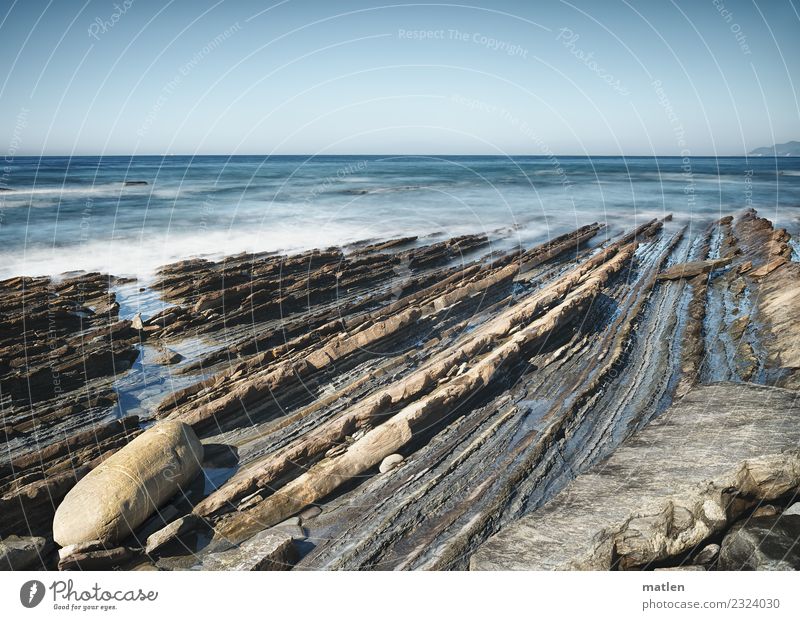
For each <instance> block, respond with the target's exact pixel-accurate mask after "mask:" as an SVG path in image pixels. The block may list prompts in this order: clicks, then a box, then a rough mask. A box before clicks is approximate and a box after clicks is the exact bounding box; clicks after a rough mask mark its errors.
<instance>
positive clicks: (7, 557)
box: [0, 536, 47, 570]
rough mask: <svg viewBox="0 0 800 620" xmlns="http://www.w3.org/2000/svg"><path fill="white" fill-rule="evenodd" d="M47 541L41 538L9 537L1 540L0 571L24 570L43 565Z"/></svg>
mask: <svg viewBox="0 0 800 620" xmlns="http://www.w3.org/2000/svg"><path fill="white" fill-rule="evenodd" d="M46 546H47V541H46V540H45V539H44V538H42V537H40V536H9V537H8V538H4V539H3V540H0V570H24V569H27V568H34V567H36V565H37V564H38V567H41V565H42V560H41V557H42V554H43V553H44V550H45V547H46Z"/></svg>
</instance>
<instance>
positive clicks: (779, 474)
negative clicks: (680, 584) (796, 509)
mask: <svg viewBox="0 0 800 620" xmlns="http://www.w3.org/2000/svg"><path fill="white" fill-rule="evenodd" d="M799 488H800V393H798V392H795V391H791V390H784V389H780V388H771V387H765V386H758V385H754V384H737V383H717V384H712V385H707V386H700V387H696V388H694V389H692V390H691V391H690V392H689V393H688V394H687V395H686V396H685V397H684V398H683V399H682V400H681V401H680V402H679V403H678V404H676V405H673V406H672V407H671V408H670V409H668V410H667V411H666V412H665V413H664V414H662V416H661V417H660V418H659V419H658V420H656V421H655V422H653V423H651V424H650V425H649V426H647V427H645V428H644V429H642V430H641V431H639V432H637V433H635V434H634V435H632V436H631V437H630V438H628V439H627V440H626V441H625V442H624V443H623V444H622V446H620V448H619V449H618V450H617V451H616V452H615V453H614V454H613V455H612V456H611V457H610V458H608V459H607V460H606V461H604V462H602V463H599V464H597V465H595V466H594V467H592V468H591V469H590V470H589V471H587V472H586V473H584V474H581V475H580V476H578V477H577V478H576V479H575V480H573V481H572V482H571V483H570V484H569V485H568V486H567V487H566V488H565V489H564V490H563V491H562V492H561V493H560V494H558V495H557V496H556V497H555V498H554V499H553V500H551V501H550V502H549V503H548V504H546V505H545V506H544V507H542V508H540V509H539V510H536V511H535V512H533V513H531V514H529V515H527V516H525V517H523V518H522V519H520V520H518V521H516V522H514V523H512V524H511V525H509V526H507V527H505V528H504V529H501V530H500V532H498V533H497V534H496V535H495V536H493V537H492V538H490V539H489V540H488V541H487V542H486V543H484V544H483V545H482V546H481V547H479V548H478V550H477V552H476V553H475V554H474V555H473V556H472V558H471V561H470V569H471V570H608V569H610V568H612V567H613V566H614V565H615V564H616V565H618V566H619V567H620V568H632V567H637V566H645V565H647V564H648V563H651V562H661V561H664V560H667V559H669V558H671V557H675V556H679V555H681V554H683V553H685V552H687V551H689V550H692V549H694V548H695V547H697V546H698V545H700V544H701V543H703V541H705V540H706V539H707V538H709V536H711V535H713V534H716V533H718V532H721V531H723V530H725V529H727V527H728V526H729V525H730V524H731V523H732V522H733V521H734V520H735V519H736V518H737V517H738V516H739V515H741V514H742V513H743V512H744V511H745V510H747V509H748V508H749V507H751V506H753V505H755V504H757V503H758V502H761V501H772V500H774V499H776V498H778V497H781V496H784V495H786V494H787V493H792V492H796V491H797V489H799Z"/></svg>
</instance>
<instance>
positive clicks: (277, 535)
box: [200, 529, 300, 571]
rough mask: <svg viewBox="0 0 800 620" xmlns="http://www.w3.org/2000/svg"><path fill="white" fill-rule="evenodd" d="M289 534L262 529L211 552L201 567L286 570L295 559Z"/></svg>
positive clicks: (206, 568) (296, 556) (294, 551)
mask: <svg viewBox="0 0 800 620" xmlns="http://www.w3.org/2000/svg"><path fill="white" fill-rule="evenodd" d="M299 557H300V556H299V554H298V552H297V548H296V547H295V546H294V544H293V543H292V537H291V536H290V535H289V534H286V533H283V532H279V531H275V530H274V529H273V530H265V531H263V532H260V533H259V534H256V535H255V536H253V537H252V538H250V539H248V540H246V541H244V542H243V543H242V544H241V545H239V546H238V547H236V548H234V549H230V550H229V551H222V552H220V553H211V554H209V555H208V556H206V558H205V559H204V560H203V562H202V565H201V566H200V568H202V569H203V570H248V571H253V570H289V569H291V568H292V566H294V565H295V563H296V562H297V560H298V559H299Z"/></svg>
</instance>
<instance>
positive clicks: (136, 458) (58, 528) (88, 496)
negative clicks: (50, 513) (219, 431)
mask: <svg viewBox="0 0 800 620" xmlns="http://www.w3.org/2000/svg"><path fill="white" fill-rule="evenodd" d="M202 461H203V446H202V444H201V443H200V441H199V440H198V439H197V435H195V433H194V431H193V430H192V428H191V427H190V426H189V425H188V424H184V423H183V422H176V421H167V422H161V423H159V424H157V425H155V426H153V427H152V428H150V429H148V430H147V431H145V432H144V433H142V434H141V435H139V436H138V437H137V438H136V439H134V440H133V441H131V442H130V443H129V444H128V445H127V446H125V447H124V448H122V449H121V450H120V451H119V452H117V453H116V454H114V455H113V456H111V457H109V458H108V459H107V460H105V461H104V462H103V463H101V464H100V465H99V466H98V467H97V468H95V469H93V470H92V471H91V472H89V473H88V474H87V475H86V476H85V477H84V478H83V479H82V480H81V481H80V482H78V484H76V485H75V486H74V487H73V488H72V490H71V491H70V492H69V493H67V496H66V497H65V498H64V501H63V502H62V503H61V505H60V506H59V507H58V510H56V514H55V518H54V520H53V538H54V539H55V541H56V542H57V543H58V544H59V545H61V546H62V547H64V546H67V545H74V544H78V543H83V542H87V541H90V540H100V541H103V542H119V541H121V540H122V539H124V538H125V537H126V536H128V535H129V534H130V533H131V532H132V531H133V530H135V529H136V528H137V527H138V526H140V525H141V524H142V523H144V521H145V520H146V519H147V518H148V517H149V516H150V515H151V514H153V512H155V511H156V509H157V508H158V507H159V506H161V505H162V504H164V503H165V502H166V501H167V500H168V499H169V498H171V497H172V496H173V495H175V493H176V492H177V491H178V490H179V489H180V488H181V487H183V486H185V485H186V484H187V483H188V482H190V481H191V480H192V479H193V478H194V477H195V476H196V475H197V472H198V471H199V470H200V464H201V463H202Z"/></svg>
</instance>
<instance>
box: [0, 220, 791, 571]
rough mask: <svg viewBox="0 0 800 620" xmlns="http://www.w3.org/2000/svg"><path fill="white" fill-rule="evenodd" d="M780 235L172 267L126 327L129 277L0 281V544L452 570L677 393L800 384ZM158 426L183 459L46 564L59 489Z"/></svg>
mask: <svg viewBox="0 0 800 620" xmlns="http://www.w3.org/2000/svg"><path fill="white" fill-rule="evenodd" d="M789 241H790V237H789V234H788V233H787V232H786V231H785V230H782V229H779V228H775V227H774V226H773V225H772V223H770V222H769V221H768V220H766V219H764V218H761V217H759V216H758V214H757V213H755V211H752V210H747V211H743V212H740V213H738V214H736V215H735V216H729V217H725V218H722V219H720V220H717V221H713V222H708V223H707V224H698V223H693V225H692V226H691V227H684V226H683V225H681V224H680V223H677V222H671V221H670V218H664V219H663V220H653V221H650V222H640V223H639V225H638V226H636V227H635V228H632V229H630V230H627V231H618V230H609V229H607V228H605V227H604V226H602V225H599V224H596V223H595V224H591V223H587V224H586V225H585V226H581V227H580V228H577V229H575V230H573V231H568V232H565V233H564V234H562V235H559V236H555V237H552V238H550V239H548V240H547V241H545V242H543V243H540V244H538V245H532V246H526V247H520V246H518V245H515V241H514V231H513V230H498V231H489V232H487V233H485V234H476V235H464V236H460V237H455V238H446V237H444V236H442V235H438V236H436V235H434V236H430V237H424V238H423V237H420V238H417V237H406V238H400V239H390V240H385V241H378V242H375V241H369V242H360V243H354V244H351V245H349V246H347V247H343V248H337V247H334V248H322V249H318V250H313V251H309V252H303V253H299V254H291V255H284V254H279V253H257V254H239V255H236V256H229V257H225V258H223V259H221V260H217V261H213V260H207V259H189V260H185V261H180V262H178V263H174V264H171V265H166V266H164V267H163V268H162V269H161V270H160V271H159V273H158V276H157V280H156V282H155V284H154V285H152V286H151V287H149V288H145V292H144V293H143V294H144V295H147V296H150V297H154V298H155V297H157V296H160V297H161V301H160V302H158V303H159V304H161V305H159V306H158V308H157V309H156V310H155V313H154V314H153V313H150V312H147V311H144V310H143V311H142V314H139V315H137V316H134V317H133V320H120V310H119V305H120V303H121V304H122V305H123V307H124V308H126V309H127V308H128V307H129V306H130V305H132V304H129V303H128V302H127V301H126V297H125V296H126V295H127V294H130V293H129V292H128V293H126V292H125V291H126V290H127V291H130V290H131V289H132V288H133V287H136V288H139V284H138V283H134V284H132V285H130V286H128V287H127V288H126V285H125V284H124V283H122V282H120V281H119V280H118V279H117V278H114V277H113V276H108V275H103V274H68V275H66V276H64V277H62V278H13V279H11V280H6V281H3V282H0V309H1V310H2V313H0V327H2V329H0V351H2V355H0V406H2V414H3V417H2V429H3V432H4V433H5V442H6V443H5V446H4V448H5V449H4V450H3V451H2V454H0V539H2V541H4V542H5V541H9V544H8V545H6V546H5V547H4V548H7V549H16V548H17V547H19V546H20V545H22V547H24V549H28V547H30V545H28V546H26V544H27V543H20V540H22V541H25V540H31V541H32V540H35V541H37V542H36V545H35V546H34V547H35V548H36V549H39V550H40V551H39V552H37V556H36V557H34V556H33V554H32V553H31V554H28V555H26V556H25V557H24V558H23V559H24V560H25V561H26V562H27V561H28V560H29V559H30V560H31V561H33V562H34V565H36V564H39V565H40V566H41V567H46V568H56V567H57V566H58V565H59V559H61V560H62V567H72V568H74V567H83V566H90V565H91V566H103V567H116V568H132V569H133V568H135V569H141V568H142V567H144V568H147V569H152V568H160V569H166V570H177V569H190V568H197V567H211V566H212V565H214V564H215V562H216V561H217V560H220V559H221V556H220V555H219V554H226V555H225V556H224V558H225V559H226V562H224V563H222V564H220V563H218V562H216V565H218V566H223V564H224V565H232V564H237V565H241V566H251V567H255V568H276V567H282V568H286V567H292V568H293V569H294V570H316V569H394V570H397V569H465V568H467V567H468V566H469V564H470V558H471V557H472V556H473V554H474V553H475V551H476V550H477V549H479V548H480V547H481V545H482V544H483V543H484V542H485V541H486V540H487V539H488V538H490V537H491V536H493V535H494V534H496V533H497V532H498V531H500V530H502V529H503V528H505V527H506V526H508V525H509V524H511V523H513V522H515V521H517V520H519V519H521V518H523V517H525V516H526V515H535V514H536V513H537V512H538V511H540V510H542V509H546V507H547V506H548V505H549V502H551V501H552V500H553V498H557V497H558V494H559V492H560V491H561V490H562V489H564V488H565V487H566V486H567V485H568V484H569V483H570V482H571V481H572V480H573V479H575V478H576V476H579V475H580V474H581V473H582V472H585V471H587V470H590V469H591V468H592V467H593V466H594V465H596V464H597V463H600V462H602V461H603V460H604V459H606V458H608V457H609V455H612V454H613V453H614V451H615V449H616V448H617V447H618V446H619V445H620V444H621V443H622V442H623V441H624V440H625V439H626V438H628V437H629V436H631V435H632V434H634V433H636V432H637V431H639V430H641V429H642V428H645V427H647V426H648V424H650V423H652V422H654V421H658V420H659V419H660V416H661V415H662V414H663V412H664V411H666V410H667V409H668V408H669V407H670V405H671V404H672V403H673V402H675V401H676V400H679V399H680V398H681V397H682V396H684V395H685V394H687V393H690V392H691V390H692V389H693V388H694V387H695V386H697V385H702V384H707V383H714V382H719V381H729V382H737V383H741V382H749V383H753V384H762V385H769V386H778V387H783V388H791V389H797V388H798V387H800V350H799V349H798V342H800V303H797V301H798V299H797V298H798V295H800V286H799V285H798V284H799V283H800V265H798V263H796V262H793V261H792V260H791V256H792V254H791V248H790V245H789ZM117 297H119V301H118V300H117ZM126 312H127V314H126V315H125V316H126V317H127V316H132V314H131V313H130V311H129V310H126ZM132 364H133V365H134V367H133V368H131V365H132ZM148 379H149V381H151V382H148ZM137 382H142V383H147V385H145V386H143V387H141V386H140V387H141V393H139V392H137V396H136V397H135V398H133V397H131V396H130V393H129V392H128V390H129V389H130V388H131V386H132V385H134V384H136V383H137ZM29 388H30V389H29ZM163 421H168V422H169V423H181V424H185V425H187V427H191V429H192V430H193V431H194V433H195V434H196V435H197V437H198V438H199V440H200V442H202V444H203V450H202V459H203V460H202V463H201V467H202V472H200V473H198V474H197V475H195V476H194V478H193V479H192V480H191V481H188V482H187V483H186V484H183V483H182V484H181V485H179V487H180V489H179V490H178V491H175V492H174V495H172V496H171V497H161V496H159V498H158V501H157V502H154V503H153V505H152V506H149V507H148V510H147V511H146V512H147V513H148V514H149V513H150V512H152V511H153V510H154V509H155V508H157V510H156V511H155V512H154V513H153V514H152V515H150V516H146V515H144V513H143V514H142V515H141V517H140V518H145V517H146V519H145V520H144V521H143V522H141V523H138V521H139V518H137V519H136V521H137V524H135V525H132V529H133V531H132V532H131V533H130V535H127V532H126V531H123V530H120V531H119V532H117V533H115V534H114V535H113V536H111V537H106V538H109V539H108V540H104V541H101V542H102V544H101V545H100V546H99V547H98V548H97V549H94V548H86V549H82V550H81V551H80V554H83V555H80V554H78V553H75V554H73V556H72V557H71V559H68V560H64V558H59V556H58V554H57V553H56V545H54V544H53V516H54V514H55V512H56V510H57V508H58V507H59V505H60V504H62V502H63V501H64V498H65V496H67V494H68V493H69V492H70V490H71V489H72V488H73V487H75V485H76V484H78V483H79V481H80V480H82V479H84V477H85V476H86V475H87V474H88V473H89V472H91V471H93V470H100V469H99V468H101V467H102V463H104V462H106V461H109V459H111V458H113V456H114V455H116V454H120V453H121V452H120V451H122V450H124V449H125V446H127V445H128V444H130V442H131V441H132V440H134V439H135V438H136V437H139V436H141V434H142V433H143V432H148V431H147V430H146V429H148V428H150V427H151V426H152V425H153V424H159V423H163ZM137 445H139V444H137ZM197 454H198V455H199V451H197ZM766 455H767V454H766V453H764V456H766ZM199 458H200V457H199V456H198V457H197V460H199ZM109 462H111V463H113V462H112V461H109ZM187 475H188V474H187ZM90 480H91V479H90ZM183 482H186V481H183ZM87 484H88V483H87ZM165 494H167V493H165ZM107 503H108V506H107V507H108V508H109V509H110V511H109V512H108V514H106V515H105V517H108V518H109V519H111V520H113V519H114V517H115V515H120V514H123V513H124V510H125V508H124V506H123V505H122V503H123V502H120V505H119V506H116V507H115V506H114V502H113V501H111V502H107ZM601 509H605V507H604V506H603V507H601ZM105 517H104V518H105ZM273 533H274V534H276V536H278V538H280V539H281V540H282V541H283V542H281V543H280V545H279V546H278V547H276V548H278V549H279V552H278V556H280V557H281V558H283V559H281V560H280V561H277V562H272V561H271V560H270V561H262V560H264V558H266V557H268V556H270V553H272V551H270V549H271V547H270V548H267V547H269V545H266V546H263V545H261V543H260V542H259V541H262V542H263V541H266V540H267V538H269V535H271V534H273ZM87 536H101V532H100V531H99V530H98V532H97V533H95V532H87V533H85V534H82V535H81V536H80V538H86V537H87ZM101 537H105V535H104V534H103V535H102V536H101ZM265 537H266V538H265ZM281 537H282V538H281ZM289 539H290V541H289V542H288V543H287V542H286V541H287V540H289ZM65 540H66V539H65ZM276 540H277V538H276ZM42 541H43V542H42ZM719 542H721V540H718V541H715V543H714V544H718V543H719ZM82 544H83V543H82ZM86 544H89V543H86ZM287 545H288V546H287ZM22 547H21V548H22ZM34 547H31V548H34ZM262 547H263V548H262ZM233 549H238V552H237V553H230V552H231V550H233ZM15 553H16V552H15ZM284 554H285V557H284ZM234 556H235V557H234ZM278 556H276V557H278ZM16 561H17V560H15V562H16ZM6 564H8V562H6Z"/></svg>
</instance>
